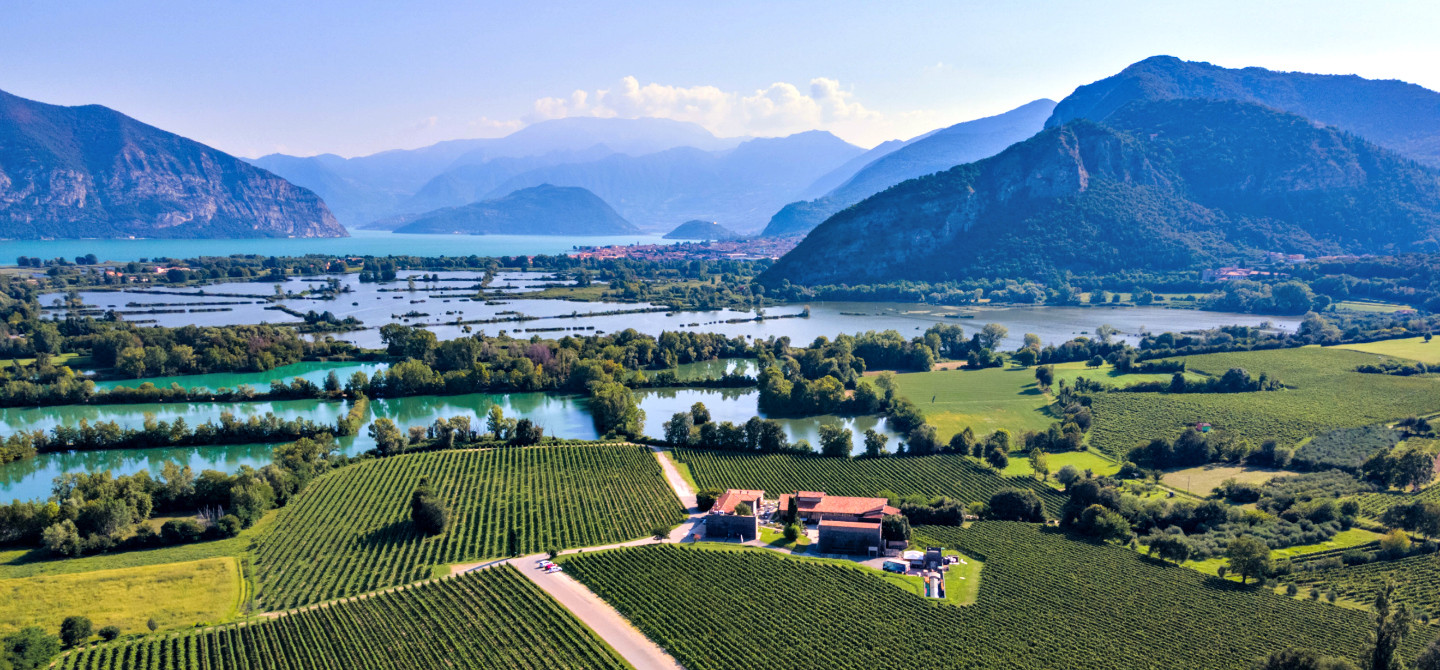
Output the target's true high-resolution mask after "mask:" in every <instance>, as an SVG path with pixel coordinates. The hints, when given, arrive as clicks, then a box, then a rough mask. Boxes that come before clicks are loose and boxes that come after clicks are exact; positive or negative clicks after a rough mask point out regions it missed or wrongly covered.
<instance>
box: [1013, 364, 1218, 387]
mask: <svg viewBox="0 0 1440 670" xmlns="http://www.w3.org/2000/svg"><path fill="white" fill-rule="evenodd" d="M1031 370H1032V373H1031V374H1034V373H1033V370H1034V368H1031ZM1174 376H1175V375H1174V374H1173V373H1169V372H1147V373H1134V374H1128V375H1122V374H1120V373H1119V372H1116V371H1115V366H1113V365H1110V364H1109V363H1106V364H1105V365H1102V366H1100V367H1098V368H1092V367H1090V366H1088V365H1086V364H1085V362H1084V361H1075V362H1072V363H1057V364H1056V365H1055V381H1056V383H1057V384H1058V383H1059V381H1060V380H1061V379H1063V380H1065V383H1066V384H1074V383H1075V380H1076V379H1079V378H1081V377H1084V378H1086V379H1088V380H1090V381H1098V382H1101V383H1104V384H1109V385H1111V386H1115V387H1125V386H1129V385H1131V384H1139V383H1142V382H1164V383H1166V384H1169V383H1170V379H1171V378H1172V377H1174ZM1185 378H1186V379H1189V380H1191V381H1199V380H1201V379H1205V378H1206V376H1205V375H1203V374H1199V373H1196V372H1191V371H1190V370H1186V371H1185Z"/></svg>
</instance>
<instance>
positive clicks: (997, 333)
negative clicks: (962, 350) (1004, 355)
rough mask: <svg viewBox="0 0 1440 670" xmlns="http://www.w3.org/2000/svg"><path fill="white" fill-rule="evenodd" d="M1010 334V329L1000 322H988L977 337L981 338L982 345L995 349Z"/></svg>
mask: <svg viewBox="0 0 1440 670" xmlns="http://www.w3.org/2000/svg"><path fill="white" fill-rule="evenodd" d="M1009 335H1010V329H1009V328H1006V327H1005V326H1002V325H1000V324H998V323H987V324H985V327H984V328H981V329H980V333H979V334H978V335H976V337H978V338H979V340H980V346H981V347H983V348H985V349H995V348H996V347H999V346H1000V342H1001V341H1002V340H1004V339H1005V338H1006V337H1007V336H1009Z"/></svg>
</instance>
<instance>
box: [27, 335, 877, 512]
mask: <svg viewBox="0 0 1440 670" xmlns="http://www.w3.org/2000/svg"><path fill="white" fill-rule="evenodd" d="M737 364H743V361H739V362H737ZM636 395H637V400H638V402H639V403H640V407H641V409H643V410H645V414H646V419H645V432H646V434H648V435H653V436H660V435H663V434H664V423H665V421H666V420H668V419H669V418H670V416H671V415H672V414H674V413H675V412H679V411H688V410H689V409H690V406H691V405H693V404H694V403H696V402H703V403H705V406H706V407H707V408H708V409H709V410H710V414H711V416H712V418H713V420H715V421H732V422H735V423H743V422H745V421H747V420H748V419H749V418H750V417H752V416H755V415H757V414H759V413H760V412H759V410H758V407H757V403H758V400H759V393H758V392H757V391H755V390H754V389H716V390H712V389H647V390H643V391H637V392H636ZM491 405H499V406H500V407H501V409H503V410H504V411H505V415H506V416H509V417H513V418H527V419H530V420H531V421H534V422H536V423H538V424H539V425H541V426H542V427H544V428H545V434H546V435H555V436H558V437H564V438H572V439H584V440H590V439H596V438H598V437H599V434H598V433H597V432H596V430H595V424H594V420H593V418H592V417H591V415H590V410H589V404H588V400H587V399H586V398H585V397H583V396H578V395H560V394H547V393H509V394H470V395H455V396H415V397H410V398H388V399H382V400H376V401H373V402H371V404H370V413H371V418H372V419H373V418H375V417H388V418H389V419H391V420H392V421H394V422H395V423H396V425H398V426H400V428H401V430H404V429H406V428H408V427H410V426H425V425H429V424H431V423H433V422H434V421H435V419H436V418H439V417H445V418H449V417H452V416H469V417H471V419H470V420H471V425H472V426H473V427H475V428H477V429H482V430H483V429H484V423H485V414H486V413H487V412H488V411H489V409H490V406H491ZM345 409H346V405H344V404H342V403H334V402H321V401H318V400H287V401H276V402H249V403H168V404H142V405H100V406H75V405H69V406H63V407H46V408H38V409H37V408H8V409H3V410H0V431H3V434H7V435H8V434H10V433H12V432H14V431H17V430H37V429H43V430H48V429H50V428H53V427H54V426H56V425H58V424H61V423H64V424H67V425H75V424H77V423H78V422H79V421H81V420H85V421H89V422H91V423H94V422H96V421H115V422H116V423H119V424H120V425H122V426H126V427H139V426H140V425H142V424H143V422H144V420H145V415H146V413H151V414H154V415H155V418H157V419H160V420H165V421H171V420H174V419H175V418H176V417H184V418H185V421H186V422H187V423H189V424H190V425H191V426H194V425H196V424H198V423H203V422H204V421H206V420H209V419H218V417H219V416H220V414H221V413H222V412H226V411H229V412H232V413H234V414H235V415H236V416H237V417H240V418H244V417H248V416H252V415H263V414H264V413H265V412H274V413H275V414H276V415H277V416H281V417H284V418H296V417H305V418H309V419H311V420H314V421H319V422H325V423H334V422H335V420H336V419H337V418H339V417H340V415H341V414H343V413H344V411H345ZM827 422H840V423H842V424H844V425H845V426H846V427H849V428H851V429H852V430H854V431H855V434H856V450H857V452H858V451H860V450H861V449H862V448H863V445H862V442H861V438H860V436H861V434H862V433H863V432H864V431H865V430H866V429H867V428H875V429H876V430H878V431H880V432H884V433H886V434H888V435H891V436H892V438H893V437H894V435H893V433H891V432H890V431H889V430H888V428H887V427H886V424H885V420H884V419H883V418H880V417H873V416H872V417H863V416H862V417H808V418H804V419H782V420H781V424H782V425H783V426H784V427H785V431H786V434H787V435H789V436H790V439H791V440H792V441H795V440H802V439H803V440H807V441H809V442H810V444H811V445H815V446H817V448H818V445H819V426H820V424H822V423H827ZM339 444H340V451H341V452H342V453H346V454H358V453H362V452H364V451H367V450H369V449H371V448H372V447H374V441H373V440H371V439H370V437H369V435H365V434H361V435H357V436H353V437H345V438H341V439H340V440H339ZM273 446H274V445H223V446H214V447H194V448H192V447H186V448H178V449H117V450H111V451H97V452H77V453H61V454H42V455H40V456H37V457H35V458H32V459H26V460H22V461H17V462H14V463H8V464H5V465H0V500H10V499H12V498H18V499H23V500H28V499H34V498H45V497H47V496H49V494H50V486H51V481H52V480H53V479H54V478H55V477H56V476H58V475H60V474H61V473H65V472H95V471H99V470H104V469H110V470H112V471H113V472H114V473H115V474H117V475H118V474H129V473H133V472H137V471H139V470H142V469H148V470H150V471H151V473H152V474H157V473H158V472H159V470H160V466H161V464H163V463H164V462H165V461H167V460H176V461H181V462H184V463H188V464H190V466H191V467H192V468H194V469H195V470H196V472H199V471H200V470H203V469H207V468H209V469H215V470H224V471H227V472H233V471H234V470H236V469H237V468H239V467H240V466H242V465H249V466H251V467H260V466H263V465H265V464H266V463H269V462H270V450H271V448H272V447H273ZM892 446H893V442H892Z"/></svg>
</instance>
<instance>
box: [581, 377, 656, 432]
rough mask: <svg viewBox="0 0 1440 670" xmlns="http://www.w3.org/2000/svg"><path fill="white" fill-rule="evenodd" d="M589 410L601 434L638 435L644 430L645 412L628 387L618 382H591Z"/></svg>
mask: <svg viewBox="0 0 1440 670" xmlns="http://www.w3.org/2000/svg"><path fill="white" fill-rule="evenodd" d="M590 412H591V413H592V414H593V415H594V417H595V427H596V428H597V429H598V430H599V431H600V434H601V435H626V436H630V437H639V436H640V435H641V433H642V432H643V431H644V427H645V412H644V411H643V410H641V409H640V406H639V405H638V404H636V403H635V396H634V394H632V393H631V392H630V389H629V388H626V387H625V385H624V384H621V383H619V382H609V383H594V384H591V386H590Z"/></svg>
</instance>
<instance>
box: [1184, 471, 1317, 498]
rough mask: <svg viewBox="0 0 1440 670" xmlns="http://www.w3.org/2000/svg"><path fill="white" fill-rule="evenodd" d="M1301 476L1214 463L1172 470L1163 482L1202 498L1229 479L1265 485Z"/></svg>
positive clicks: (1287, 472)
mask: <svg viewBox="0 0 1440 670" xmlns="http://www.w3.org/2000/svg"><path fill="white" fill-rule="evenodd" d="M1294 474H1299V473H1296V472H1291V471H1289V470H1276V469H1274V468H1257V467H1250V466H1245V465H1222V464H1220V463H1212V464H1210V465H1200V466H1196V467H1193V468H1183V469H1179V470H1170V471H1169V472H1166V473H1165V477H1164V478H1163V479H1162V480H1161V481H1163V482H1165V485H1166V486H1169V487H1171V488H1174V489H1179V490H1181V491H1186V492H1189V493H1193V494H1195V495H1197V496H1200V497H1202V498H1204V497H1206V496H1208V495H1210V493H1211V491H1214V490H1215V487H1216V486H1219V485H1220V482H1223V481H1225V480H1227V479H1234V480H1236V481H1241V482H1246V483H1249V484H1264V483H1265V482H1268V481H1270V480H1272V479H1274V478H1276V477H1281V476H1284V475H1294Z"/></svg>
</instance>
